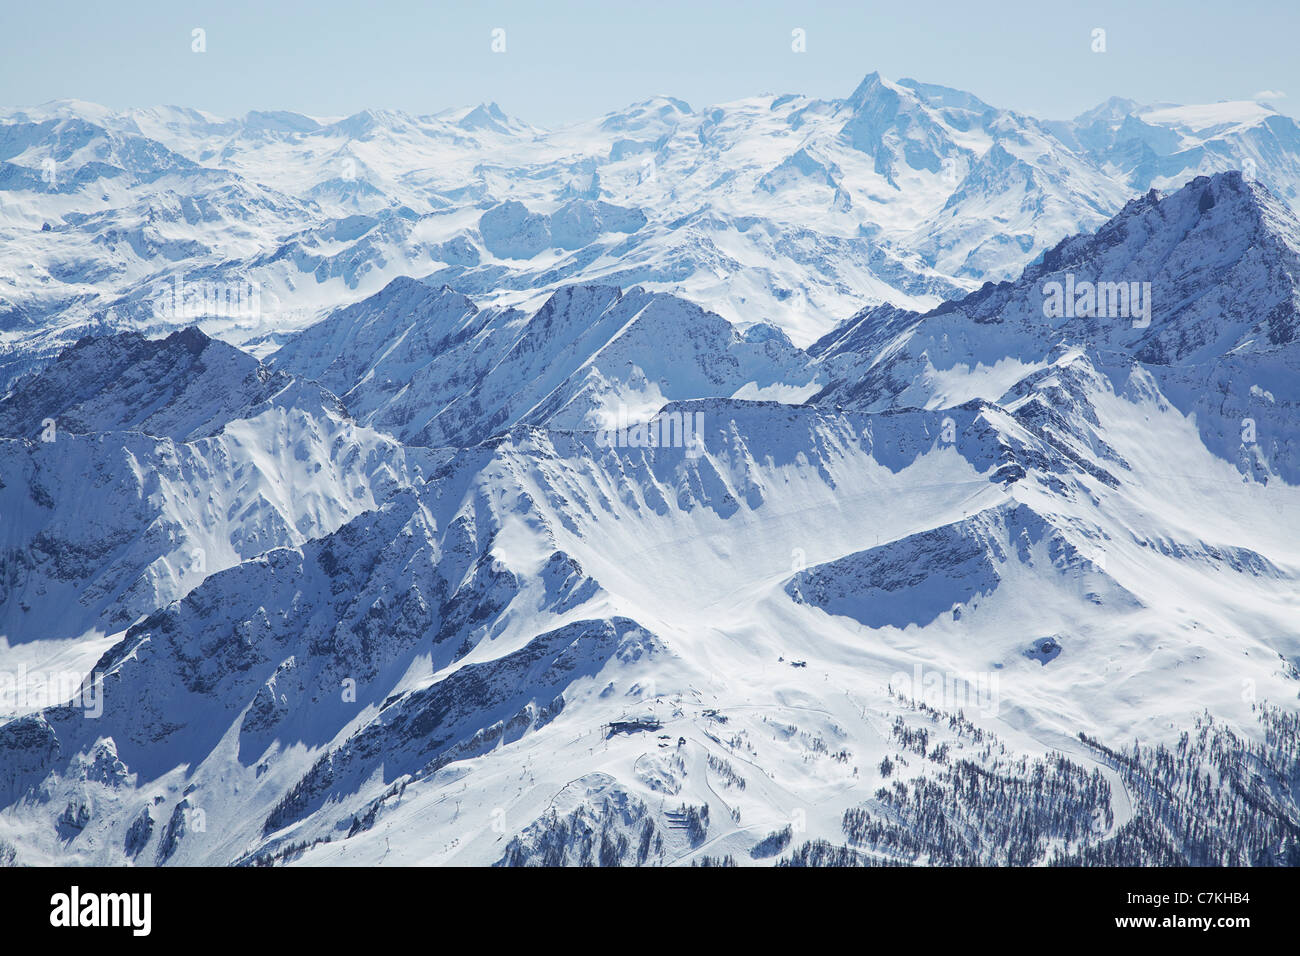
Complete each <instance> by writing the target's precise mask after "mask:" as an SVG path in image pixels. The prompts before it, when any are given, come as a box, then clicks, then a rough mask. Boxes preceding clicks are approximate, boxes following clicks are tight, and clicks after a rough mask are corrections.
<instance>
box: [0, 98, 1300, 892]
mask: <svg viewBox="0 0 1300 956" xmlns="http://www.w3.org/2000/svg"><path fill="white" fill-rule="evenodd" d="M3 120H4V123H3V125H0V154H2V156H3V158H4V162H5V165H4V166H3V167H0V184H4V188H5V190H6V191H5V192H4V193H3V197H4V205H3V206H2V207H0V216H3V217H4V218H3V220H0V221H2V222H3V229H4V230H5V231H6V233H12V234H17V231H18V230H23V229H25V230H27V233H25V234H24V236H25V238H24V239H23V242H22V243H21V244H17V243H6V244H5V246H4V247H3V248H5V249H6V250H8V251H7V252H6V253H5V254H4V255H5V256H6V257H7V258H6V261H5V262H4V263H2V264H0V266H2V268H3V274H4V275H6V276H12V277H13V281H12V282H11V283H9V285H11V286H12V287H11V288H10V289H8V290H7V291H5V293H4V295H5V296H6V302H7V304H6V308H7V309H8V311H7V312H5V313H4V316H5V317H4V319H3V322H2V326H3V332H2V333H0V334H2V335H3V337H4V338H3V343H4V349H5V352H4V355H5V359H4V368H5V370H6V372H5V375H6V376H7V378H8V381H9V384H8V386H7V387H6V388H5V390H4V393H3V396H2V397H0V515H3V516H4V518H3V521H0V672H2V673H0V808H2V809H3V813H0V861H7V862H12V863H18V864H49V863H87V864H91V863H93V864H106V865H127V864H158V865H196V864H203V865H213V864H218V865H226V864H234V865H276V864H285V863H301V864H313V865H377V864H381V863H383V864H388V863H395V864H440V863H451V864H472V865H502V866H514V865H561V864H598V865H634V864H642V865H687V864H691V865H695V864H701V865H715V864H722V865H730V864H757V865H892V864H900V863H903V864H918V863H919V864H951V863H956V864H964V865H1005V864H1011V865H1036V864H1056V865H1072V864H1073V865H1078V864H1097V863H1107V864H1116V863H1121V864H1141V865H1169V864H1196V865H1249V864H1264V865H1277V864H1285V865H1296V864H1298V863H1300V717H1298V716H1297V710H1296V704H1295V701H1296V699H1297V696H1300V629H1297V627H1296V624H1295V620H1296V613H1297V610H1300V607H1298V604H1297V594H1300V589H1298V588H1297V583H1300V545H1298V544H1297V540H1296V535H1295V533H1294V531H1295V528H1296V523H1295V516H1296V515H1297V514H1300V510H1298V509H1300V491H1298V490H1297V484H1298V483H1300V458H1298V457H1297V453H1298V451H1300V221H1298V220H1297V217H1296V212H1295V207H1294V204H1295V202H1296V192H1295V184H1296V183H1297V182H1300V179H1297V177H1296V174H1295V170H1296V166H1295V160H1294V158H1295V157H1296V156H1298V155H1300V149H1297V146H1298V145H1300V139H1297V137H1296V131H1295V124H1294V123H1293V122H1292V121H1291V120H1289V119H1286V118H1285V117H1282V116H1281V114H1278V113H1276V112H1275V111H1273V110H1272V109H1271V108H1268V107H1266V106H1263V105H1261V104H1255V103H1250V104H1219V105H1217V106H1215V107H1169V106H1159V107H1143V106H1139V105H1137V104H1133V103H1130V102H1127V101H1122V100H1112V101H1110V102H1108V103H1107V104H1105V105H1104V106H1103V107H1099V108H1098V109H1097V110H1094V111H1091V112H1090V113H1087V114H1084V115H1083V116H1081V117H1079V118H1078V119H1076V120H1074V121H1071V122H1068V123H1053V122H1046V121H1040V120H1036V119H1032V118H1029V117H1025V116H1021V115H1018V114H1015V113H1013V112H1010V111H1005V110H997V109H994V108H992V107H989V106H987V105H986V104H984V103H983V102H982V101H980V100H979V99H977V98H976V97H974V96H972V95H970V94H966V93H960V92H958V91H955V90H949V89H945V88H941V87H934V86H928V85H925V84H921V83H916V82H914V81H910V80H904V81H900V82H898V83H893V82H889V81H885V80H883V79H881V78H880V77H878V76H875V75H872V76H869V77H867V79H866V80H864V82H863V83H862V84H861V85H860V86H859V88H858V89H857V90H856V91H854V93H853V94H852V95H851V96H850V97H849V98H848V99H846V100H843V101H832V102H825V101H815V100H808V99H805V98H802V97H792V96H790V97H785V96H783V97H759V98H755V99H753V100H747V101H743V102H740V103H735V104H728V105H726V106H722V107H716V108H712V109H709V110H704V111H702V112H696V111H693V110H691V109H690V107H688V106H687V105H686V104H684V103H682V102H680V101H677V100H671V99H666V98H661V99H656V100H651V101H647V102H646V103H643V104H639V105H637V106H635V107H633V108H630V109H628V110H625V111H622V112H620V113H616V114H611V115H610V116H607V117H604V118H602V119H601V120H599V121H595V122H593V123H589V124H580V125H578V126H575V127H570V128H567V129H563V130H559V131H543V130H538V129H534V128H533V127H530V126H528V125H527V124H525V123H522V122H520V121H518V120H515V119H513V118H511V117H509V116H507V115H506V114H505V113H503V112H502V111H501V110H500V109H499V108H497V107H495V106H493V105H486V106H482V107H478V108H475V109H472V110H461V111H453V112H449V113H443V114H439V115H436V116H427V117H411V116H405V115H402V114H396V113H384V112H366V113H363V114H358V115H357V116H353V117H348V118H345V119H342V120H334V121H325V120H321V119H313V118H309V117H305V116H299V115H296V114H289V113H256V114H249V115H248V116H246V117H244V118H243V119H242V120H221V119H218V118H215V117H212V116H209V115H207V114H204V113H201V112H198V111H194V110H181V109H170V108H169V109H160V110H135V111H127V112H121V113H119V112H111V111H108V110H104V109H102V108H98V107H93V106H90V105H88V104H82V103H61V104H51V105H49V106H46V107H42V108H40V109H37V110H11V111H8V112H7V113H6V114H4V117H3ZM46 154H49V155H52V156H53V157H54V158H55V166H54V170H55V173H54V180H53V181H50V180H47V179H42V178H41V171H42V166H41V162H40V160H41V158H42V157H43V156H45V155H46ZM1245 159H1250V160H1251V162H1250V163H1245V162H1244V160H1245ZM1242 166H1247V167H1249V169H1248V170H1246V171H1242V170H1241V169H1240V167H1242ZM1203 173H1209V174H1203ZM45 223H49V225H50V228H49V229H48V230H44V229H43V228H42V226H43V225H44V224H45ZM19 250H21V251H19ZM20 256H21V257H22V258H23V259H25V260H28V262H27V263H26V264H24V265H23V267H22V268H21V269H19V268H18V263H19V261H20V259H19V257H20ZM29 265H30V268H29V267H28V266H29ZM181 274H183V278H184V282H185V283H186V284H187V285H188V286H189V287H190V288H191V289H196V288H197V289H203V288H204V285H203V284H205V283H210V284H212V285H213V286H222V284H223V283H224V284H225V286H224V287H225V288H229V287H230V285H231V284H232V283H255V284H256V287H257V289H258V292H259V295H260V304H258V305H255V306H254V307H252V308H250V309H249V310H248V314H245V315H233V316H232V315H209V314H199V315H197V316H196V315H191V314H189V313H188V312H187V310H186V309H173V310H172V313H171V314H167V315H162V314H160V313H161V312H165V311H166V310H165V309H159V307H158V304H157V303H158V302H159V296H160V295H166V294H170V293H169V292H168V290H171V292H173V293H174V291H175V290H176V289H177V288H178V284H177V281H176V279H177V277H178V276H180V275H181ZM160 290H161V291H160ZM164 301H170V302H171V303H172V304H173V305H176V304H178V302H177V299H176V298H174V297H173V298H172V299H170V300H164ZM253 301H254V302H256V301H257V300H253ZM69 676H70V678H71V679H70V681H63V684H64V686H62V687H61V688H60V690H59V691H58V692H56V691H55V690H53V689H52V688H53V685H54V684H56V683H58V682H59V681H60V680H63V678H67V677H69ZM56 678H58V679H59V680H56Z"/></svg>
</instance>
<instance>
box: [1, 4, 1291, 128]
mask: <svg viewBox="0 0 1300 956" xmlns="http://www.w3.org/2000/svg"><path fill="white" fill-rule="evenodd" d="M0 18H2V19H0V104H2V105H6V106H30V105H34V104H37V103H41V102H45V101H47V100H51V99H56V98H65V97H73V98H78V99H86V100H93V101H95V102H100V103H103V104H105V105H107V106H112V107H125V106H151V105H156V104H160V103H174V104H180V105H186V106H197V107H200V108H202V109H206V110H210V111H212V112H214V113H218V114H222V115H238V114H242V113H244V112H245V111H247V110H249V109H265V108H278V109H293V110H300V111H302V112H307V113H312V114H315V115H340V114H346V113H352V112H355V111H357V110H359V109H363V108H365V107H385V108H394V109H401V110H406V111H409V112H414V113H429V112H436V111H438V110H440V109H444V108H446V107H451V106H465V105H472V104H474V103H478V102H483V101H489V100H495V101H496V102H498V103H499V104H500V105H501V107H502V108H503V109H505V110H506V111H507V112H509V113H512V114H515V115H517V116H519V117H520V118H522V119H525V120H528V121H529V122H533V123H536V124H538V125H543V126H549V125H556V124H559V123H562V122H566V121H570V120H578V119H586V118H590V117H594V116H598V115H600V114H601V113H604V112H606V111H608V110H611V109H616V108H618V107H621V106H625V105H627V104H628V103H631V102H633V101H636V100H639V99H644V98H646V97H647V96H650V95H653V94H656V93H665V94H668V95H672V96H677V97H680V98H682V99H684V100H687V101H688V102H689V103H690V104H691V105H692V106H694V107H697V108H698V107H702V106H707V105H709V104H710V103H717V102H723V101H726V100H731V99H737V98H740V97H743V96H749V95H753V94H757V93H765V92H766V93H783V92H796V93H806V94H809V95H813V96H821V97H827V98H831V97H840V96H847V95H848V94H849V93H850V92H851V91H852V89H853V88H854V86H855V85H856V84H857V83H858V81H859V80H861V78H862V77H863V76H864V75H865V74H867V73H869V72H871V71H873V70H878V71H879V72H881V73H882V74H884V75H885V76H886V77H889V78H891V79H899V78H902V77H907V76H910V77H913V78H915V79H919V80H924V81H927V82H932V83H940V84H943V85H946V86H955V87H958V88H961V89H966V90H969V91H971V92H973V93H975V94H977V95H979V96H980V97H982V98H983V99H985V100H987V101H988V102H990V103H992V104H994V105H996V106H1005V107H1010V108H1014V109H1019V110H1022V111H1025V112H1029V113H1032V114H1034V115H1037V116H1042V117H1047V118H1052V119H1058V118H1066V117H1070V116H1073V115H1075V114H1077V113H1079V112H1080V111H1082V110H1084V109H1087V108H1088V107H1091V106H1094V105H1096V104H1097V103H1099V102H1101V101H1102V100H1104V99H1106V98H1107V97H1109V96H1112V95H1123V96H1127V97H1131V98H1133V99H1137V100H1139V101H1142V102H1157V101H1167V102H1184V103H1190V102H1214V101H1216V100H1221V99H1247V98H1251V97H1253V96H1255V95H1256V94H1258V93H1260V92H1261V91H1277V92H1281V93H1289V94H1290V97H1287V98H1281V97H1272V98H1270V102H1272V103H1273V104H1274V105H1275V106H1277V107H1278V108H1279V109H1281V110H1282V111H1283V112H1286V113H1288V114H1291V115H1295V114H1296V112H1297V109H1296V107H1295V105H1294V101H1293V98H1295V97H1300V56H1297V53H1296V46H1297V43H1300V0H1238V2H1234V3H1231V4H1228V3H1222V2H1220V3H1209V2H1203V0H1178V2H1174V0H1134V2H1111V0H1100V2H1092V3H1068V2H1048V3H1030V2H1023V0H1004V2H998V3H974V2H949V0H925V2H915V0H891V2H888V3H875V2H827V3H817V2H815V0H809V2H802V3H799V2H772V0H745V2H725V3H724V2H708V0H646V2H644V3H628V2H620V0H605V2H597V0H534V2H518V0H511V2H506V0H482V2H462V3H443V2H437V0H424V2H417V0H390V2H385V0H372V2H370V3H365V4H359V3H355V2H347V3H345V2H337V0H315V2H310V3H309V2H300V0H293V2H280V3H275V2H271V0H263V2H253V0H223V2H217V3H183V2H177V0H171V2H166V0H127V2H119V3H98V2H96V3H90V2H85V0H82V2H69V0H39V2H19V0H4V9H3V12H2V13H0ZM194 27H202V28H204V29H205V30H206V32H207V52H206V53H202V54H196V53H193V52H191V30H192V29H193V28H194ZM496 27H500V28H504V29H505V31H506V34H505V35H506V52H505V53H504V54H494V53H492V51H491V48H490V47H491V31H492V30H493V28H496ZM1097 27H1100V28H1103V29H1105V30H1106V43H1107V51H1106V52H1105V53H1093V52H1092V50H1091V44H1092V40H1091V33H1092V31H1093V29H1094V28H1097ZM795 28H802V29H803V30H805V31H806V35H807V52H806V53H802V54H797V53H794V52H792V51H791V30H793V29H795Z"/></svg>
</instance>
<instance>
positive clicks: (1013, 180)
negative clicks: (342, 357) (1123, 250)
mask: <svg viewBox="0 0 1300 956" xmlns="http://www.w3.org/2000/svg"><path fill="white" fill-rule="evenodd" d="M1227 169H1243V170H1244V171H1245V172H1246V173H1247V175H1248V176H1249V177H1250V178H1253V179H1257V180H1258V181H1259V182H1260V183H1261V184H1263V185H1265V186H1266V187H1268V188H1269V189H1270V190H1271V191H1272V192H1273V193H1274V195H1276V196H1278V197H1280V198H1281V199H1282V200H1283V201H1284V202H1288V203H1292V204H1294V203H1296V202H1297V201H1300V200H1297V196H1298V195H1300V194H1298V193H1297V188H1298V186H1300V178H1298V177H1300V131H1297V129H1296V125H1295V123H1294V121H1292V120H1291V119H1290V118H1288V117H1286V116H1284V115H1283V114H1281V113H1278V112H1277V111H1275V110H1274V109H1272V108H1271V107H1268V106H1266V105H1264V104H1259V103H1249V104H1216V105H1213V106H1187V107H1169V106H1154V107H1148V106H1141V105H1139V104H1135V103H1131V102H1128V101H1122V100H1112V101H1110V102H1108V103H1106V104H1103V105H1102V106H1101V107H1098V108H1097V109H1096V110H1093V111H1090V112H1089V113H1085V114H1084V115H1082V116H1080V117H1078V118H1077V119H1075V120H1073V121H1068V122H1054V121H1045V120H1039V119H1036V118H1033V117H1029V116H1025V115H1023V114H1019V113H1016V112H1014V111H1010V110H1005V109H999V108H997V107H993V106H990V105H988V104H987V103H985V102H983V101H982V100H980V99H979V98H978V97H975V96H974V95H972V94H969V93H964V92H961V91H958V90H953V89H949V88H946V87H939V86H934V85H930V84H925V83H920V82H917V81H914V80H901V81H898V82H893V81H890V80H886V79H884V78H882V77H881V76H879V75H878V74H874V73H873V74H871V75H869V76H867V77H866V78H865V79H864V80H863V81H862V83H861V84H860V85H859V86H858V87H857V89H855V90H854V91H852V93H851V94H850V95H848V96H847V97H845V98H844V99H841V100H817V99H810V98H808V97H804V96H798V95H793V94H786V95H779V96H776V95H773V96H762V97H755V98H751V99H746V100H741V101H737V102H734V103H728V104H722V105H718V106H712V107H708V108H705V109H693V108H691V107H690V106H689V105H688V104H686V103H683V102H682V101H680V100H675V99H671V98H668V97H658V98H655V99H651V100H647V101H644V102H642V103H638V104H634V105H632V106H630V107H628V108H626V109H624V110H620V111H617V112H614V113H611V114H608V115H606V116H604V117H600V118H598V119H595V120H592V121H590V122H585V123H577V124H573V125H570V126H567V127H562V128H559V129H555V130H541V129H538V128H535V127H532V126H530V125H528V124H526V123H524V122H521V121H519V120H517V119H515V118H512V117H510V116H508V115H507V114H506V113H504V112H503V111H502V110H501V109H500V108H499V107H498V106H496V105H495V104H485V105H481V106H478V107H474V108H471V109H462V110H452V111H445V112H442V113H439V114H435V115H428V116H411V115H407V114H403V113H399V112H394V111H384V110H366V111H363V112H361V113H358V114H355V115H353V116H349V117H345V118H342V119H338V118H313V117H308V116H303V115H301V114H295V113H289V112H283V111H279V112H276V111H258V112H253V113H249V114H248V115H246V116H244V117H242V118H238V119H226V118H220V117H215V116H212V115H209V114H206V113H203V112H202V111H198V110H192V109H185V108H179V107H160V108H152V109H133V110H125V111H112V110H108V109H105V108H103V107H99V106H95V105H94V104H88V103H84V102H79V101H59V102H54V103H50V104H46V105H45V106H42V107H37V108H28V109H11V110H7V111H4V112H3V113H0V238H3V240H4V242H3V243H0V382H3V383H4V384H6V385H8V384H12V382H13V380H14V379H15V378H17V377H18V376H19V375H21V374H23V373H25V372H27V371H30V370H32V369H33V368H35V367H36V366H37V365H39V364H42V363H44V362H48V361H50V360H52V359H53V357H54V356H55V355H57V354H58V353H59V352H60V351H61V350H62V349H63V348H64V347H66V346H67V345H70V344H72V343H73V342H75V341H76V340H77V339H78V338H80V337H81V336H83V335H86V334H98V333H103V332H106V331H124V330H128V331H140V332H144V333H146V334H149V335H157V334H162V333H165V332H169V331H174V330H175V329H178V328H182V327H184V326H186V325H190V324H194V323H195V322H198V323H200V324H201V325H202V327H203V328H204V330H205V331H206V332H207V333H208V334H210V335H214V336H217V337H219V338H222V339H224V340H226V341H228V342H230V343H232V344H236V345H240V346H243V347H246V348H248V349H249V350H250V351H252V352H253V353H254V354H255V355H257V356H259V357H265V356H266V355H269V354H270V353H271V352H273V351H274V350H275V349H276V348H277V347H279V346H280V345H281V344H283V342H284V340H285V336H286V333H290V332H293V331H296V330H299V329H302V328H305V327H307V326H308V325H311V324H313V323H314V322H316V321H319V320H320V319H322V318H325V317H326V316H328V315H329V314H330V313H331V312H333V311H335V310H337V309H338V308H340V307H343V306H346V305H349V304H352V303H355V302H359V301H361V300H363V299H366V298H368V297H370V296H373V295H375V294H377V293H379V292H381V291H382V290H383V289H384V288H385V287H386V286H387V285H388V284H389V283H390V282H391V281H393V280H394V279H396V278H399V277H414V278H417V279H420V280H422V281H424V282H425V283H426V284H429V285H431V286H433V287H435V288H438V287H441V286H442V285H450V286H451V287H452V288H454V289H455V290H456V291H457V292H459V293H461V294H463V295H467V296H470V297H471V298H473V299H475V301H476V303H477V304H478V305H479V306H480V307H490V308H494V309H502V310H504V309H507V308H511V307H516V308H520V309H523V310H524V311H534V310H535V309H536V308H538V307H539V306H540V305H541V303H542V302H543V301H545V299H546V297H547V296H549V295H550V294H551V293H553V292H555V291H557V290H558V289H560V288H562V287H564V286H568V285H590V284H602V285H613V286H618V287H620V288H628V287H631V286H641V287H642V288H644V289H646V290H647V291H649V292H655V293H669V294H674V295H678V296H681V297H684V298H686V299H688V300H689V301H692V302H694V303H696V304H698V305H700V306H702V307H703V308H705V309H707V310H709V311H712V312H715V313H717V314H718V315H721V316H722V317H724V318H726V319H727V320H728V321H730V322H733V323H736V324H740V325H742V326H743V325H746V324H749V323H754V322H756V323H761V324H771V325H775V326H777V327H778V328H781V329H782V330H783V331H784V332H785V333H786V334H787V335H788V337H789V338H790V339H791V341H792V342H793V343H794V344H796V345H798V346H807V345H809V344H810V343H811V342H813V341H814V340H816V339H817V338H819V337H820V336H821V335H823V334H825V333H826V332H827V331H829V330H830V329H831V328H833V327H834V326H835V325H836V324H837V323H838V322H840V321H841V320H842V319H843V318H844V317H845V316H848V315H850V314H852V313H854V312H856V311H857V310H858V309H860V308H861V307H862V306H863V305H868V304H870V305H880V304H887V305H892V306H895V307H899V308H905V309H910V310H915V311H925V310H927V309H929V308H933V307H934V306H936V305H938V304H939V303H940V302H941V301H944V300H948V299H952V298H957V297H960V296H961V295H962V294H964V293H966V292H970V291H973V290H974V289H975V288H977V287H978V286H979V285H980V284H981V283H982V282H984V281H988V280H992V281H1003V280H1007V279H1010V278H1012V277H1014V276H1015V275H1017V274H1019V272H1020V271H1021V270H1022V269H1023V268H1024V267H1025V266H1026V265H1028V264H1030V263H1031V262H1033V261H1034V260H1035V259H1036V258H1037V257H1038V256H1040V255H1041V254H1042V253H1043V252H1045V251H1046V250H1047V249H1049V248H1051V247H1052V246H1053V245H1055V244H1056V243H1057V242H1059V241H1060V240H1061V239H1063V238H1065V237H1067V236H1070V235H1074V234H1077V233H1080V232H1090V231H1092V230H1094V229H1095V228H1097V227H1098V226H1100V225H1101V224H1102V223H1103V222H1104V221H1106V219H1107V218H1108V217H1110V216H1111V215H1113V214H1115V213H1116V212H1118V211H1119V210H1120V209H1121V208H1122V207H1123V205H1124V203H1125V202H1126V201H1127V200H1128V199H1130V198H1132V197H1133V196H1135V195H1139V194H1142V193H1145V192H1146V191H1147V190H1149V189H1150V188H1153V187H1155V188H1160V189H1166V190H1167V189H1173V188H1177V187H1178V186H1180V185H1182V184H1183V183H1184V182H1186V181H1188V180H1189V179H1191V178H1194V177H1195V176H1197V175H1201V174H1207V173H1213V172H1218V171H1223V170H1227ZM178 289H180V290H186V289H188V290H189V291H188V294H187V295H181V296H179V297H178V296H177V295H176V294H175V293H176V290H178ZM250 290H255V294H253V295H247V294H246V293H248V292H249V291H250ZM232 297H233V298H235V299H236V300H237V302H236V304H235V305H233V306H232V305H230V299H231V298H232ZM182 300H183V301H182ZM250 300H251V301H250ZM168 302H174V303H178V304H179V305H180V307H178V308H168V307H167V305H166V303H168Z"/></svg>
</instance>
